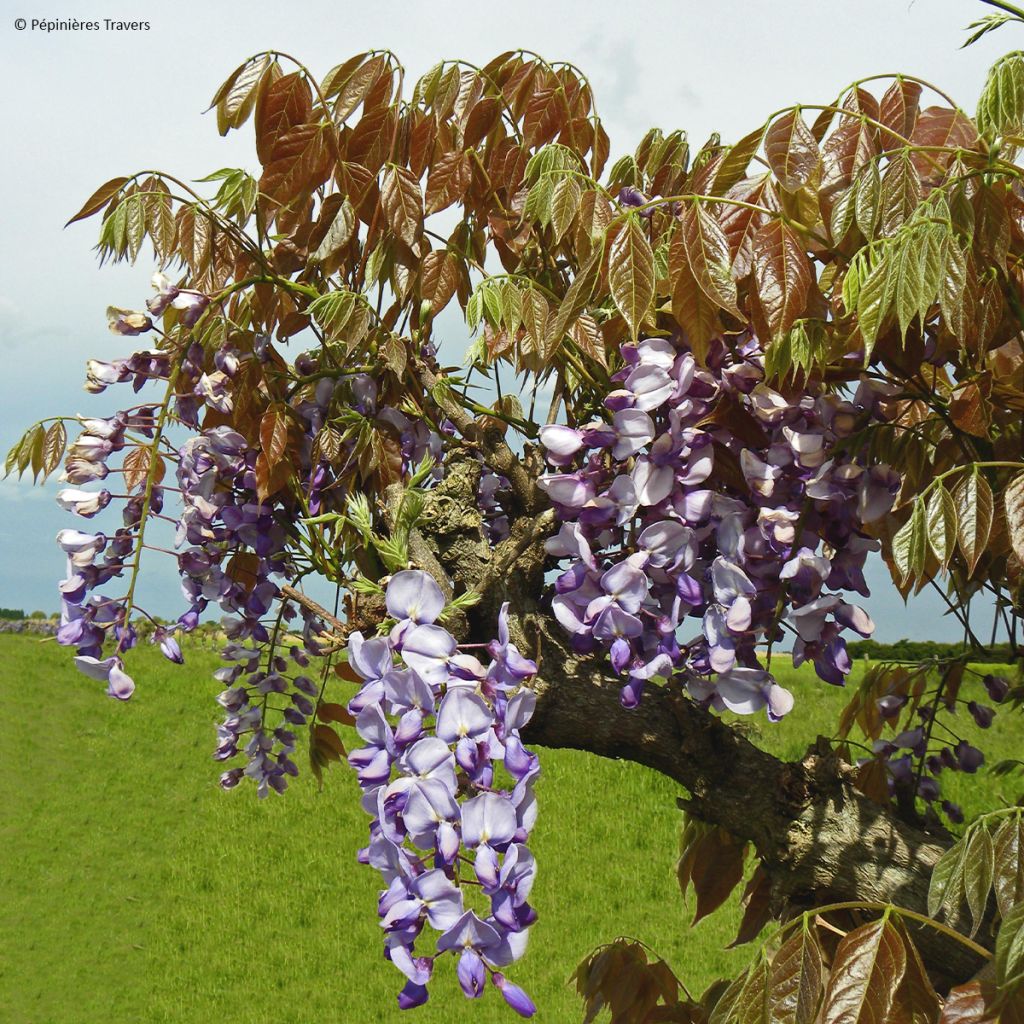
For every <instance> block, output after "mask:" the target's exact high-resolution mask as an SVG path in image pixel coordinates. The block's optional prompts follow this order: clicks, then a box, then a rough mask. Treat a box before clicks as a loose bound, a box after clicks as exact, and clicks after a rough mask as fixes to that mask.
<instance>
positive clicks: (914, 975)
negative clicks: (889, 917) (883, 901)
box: [890, 918, 940, 1024]
mask: <svg viewBox="0 0 1024 1024" xmlns="http://www.w3.org/2000/svg"><path fill="white" fill-rule="evenodd" d="M894 924H895V926H896V931H897V932H898V933H899V936H900V939H901V941H902V942H903V948H904V950H906V954H907V969H906V971H905V972H904V975H903V981H902V982H900V987H899V988H898V989H897V990H896V997H895V999H894V1000H893V1006H892V1011H891V1017H890V1019H891V1020H892V1021H894V1022H895V1021H898V1022H900V1024H935V1021H936V1020H937V1019H938V1016H939V1011H940V1002H939V997H938V994H937V993H936V991H935V989H934V988H933V987H932V983H931V979H930V978H929V977H928V972H927V971H926V970H925V966H924V963H923V962H922V960H921V954H920V953H918V951H917V946H915V945H914V940H913V938H912V937H911V935H910V932H909V930H908V929H907V926H906V925H905V924H904V923H903V921H902V920H900V919H899V918H896V920H895V921H894Z"/></svg>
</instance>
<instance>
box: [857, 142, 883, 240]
mask: <svg viewBox="0 0 1024 1024" xmlns="http://www.w3.org/2000/svg"><path fill="white" fill-rule="evenodd" d="M853 188H854V191H855V192H856V198H855V200H854V207H855V210H856V217H857V227H858V229H859V230H860V233H861V234H862V235H863V236H864V237H865V238H866V239H867V240H868V241H869V242H870V241H871V239H873V238H874V237H875V229H876V228H877V227H878V223H879V221H880V220H881V212H882V211H881V205H882V180H881V178H880V177H879V173H878V161H877V160H872V161H870V162H869V163H867V164H865V165H864V167H863V168H862V170H861V172H860V174H859V175H858V176H857V180H856V181H855V182H854V184H853Z"/></svg>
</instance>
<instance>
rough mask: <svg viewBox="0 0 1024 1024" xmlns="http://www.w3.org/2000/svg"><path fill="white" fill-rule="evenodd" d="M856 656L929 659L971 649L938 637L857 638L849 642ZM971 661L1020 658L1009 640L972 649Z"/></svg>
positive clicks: (997, 662) (1008, 661)
mask: <svg viewBox="0 0 1024 1024" xmlns="http://www.w3.org/2000/svg"><path fill="white" fill-rule="evenodd" d="M847 647H848V649H849V652H850V656H851V657H852V658H869V659H870V660H871V661H888V660H893V661H927V660H930V659H933V658H935V659H947V658H955V657H957V656H958V655H961V654H964V653H966V652H967V650H968V649H967V647H965V645H964V644H962V643H958V644H950V643H939V642H938V641H935V640H907V639H906V638H904V639H902V640H897V641H896V642H895V643H892V644H883V643H879V642H878V641H877V640H857V641H856V642H854V643H851V644H848V645H847ZM970 656H971V661H972V662H975V663H979V664H983V665H1008V664H1011V663H1013V662H1014V661H1016V657H1015V655H1014V652H1013V649H1012V647H1011V646H1010V645H1009V644H989V645H987V646H985V647H983V648H976V647H972V648H971V649H970Z"/></svg>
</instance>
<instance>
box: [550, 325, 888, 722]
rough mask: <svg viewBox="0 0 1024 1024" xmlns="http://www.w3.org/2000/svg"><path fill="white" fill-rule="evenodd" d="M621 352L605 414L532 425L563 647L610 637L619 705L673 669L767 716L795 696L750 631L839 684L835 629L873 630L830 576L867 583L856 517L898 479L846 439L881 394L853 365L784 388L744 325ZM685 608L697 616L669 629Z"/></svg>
mask: <svg viewBox="0 0 1024 1024" xmlns="http://www.w3.org/2000/svg"><path fill="white" fill-rule="evenodd" d="M623 355H624V357H625V366H624V367H623V369H622V370H621V371H619V372H618V373H617V374H616V375H615V377H614V378H613V380H614V382H615V383H616V384H618V385H619V386H618V387H617V388H616V389H615V390H613V391H612V392H611V393H610V394H608V395H607V396H606V398H605V403H604V404H605V407H606V409H607V416H608V418H607V419H599V420H594V421H593V422H590V423H587V424H585V425H583V426H579V427H571V426H563V425H550V426H546V427H543V428H542V429H541V434H540V438H541V442H542V444H543V446H544V448H545V450H546V455H547V459H548V462H549V463H550V464H551V466H552V467H553V468H554V469H555V470H556V472H553V473H551V474H549V475H547V476H545V477H543V478H542V479H541V481H540V486H541V487H542V488H543V490H544V491H545V492H546V493H547V495H548V497H549V498H550V500H551V502H552V504H553V505H554V507H555V509H556V511H557V513H558V515H559V518H560V520H561V522H562V525H561V528H560V530H559V532H558V534H557V535H556V536H555V537H553V538H552V539H550V540H549V541H548V542H547V550H548V552H549V554H551V555H553V556H555V557H556V558H558V559H560V560H567V561H568V566H567V567H566V568H564V569H563V571H562V572H561V574H560V575H559V577H558V578H557V580H556V581H555V587H554V589H555V596H554V598H553V611H554V614H555V616H556V617H557V618H558V621H559V622H560V623H561V624H562V626H563V627H564V628H565V629H566V630H567V631H568V632H569V633H570V634H571V636H572V640H573V643H574V645H575V646H576V647H577V649H579V650H581V651H590V650H594V649H599V648H604V649H607V651H608V655H609V658H610V660H611V664H612V666H613V668H614V669H615V671H616V672H617V673H619V674H620V675H622V676H623V677H624V678H625V681H624V684H623V689H622V702H623V704H624V705H625V706H627V707H632V706H635V705H636V703H637V702H638V701H639V700H640V696H641V693H642V690H643V688H644V685H645V684H646V682H647V680H649V679H652V678H655V677H663V678H664V677H669V676H672V675H673V674H675V673H679V674H680V677H681V678H682V679H683V680H684V681H685V683H686V685H687V687H688V689H689V691H690V693H691V695H692V696H694V697H695V698H696V699H698V700H700V701H702V702H705V703H707V704H709V705H710V706H712V707H715V708H717V709H719V710H721V709H723V708H728V709H730V710H732V711H735V712H738V713H740V714H750V713H752V712H755V711H757V710H759V709H761V708H766V709H767V713H768V715H769V717H770V718H772V719H773V720H774V719H778V718H780V717H781V716H782V715H784V714H786V712H788V711H789V709H790V708H791V707H792V704H793V698H792V696H791V694H790V693H789V692H788V691H787V690H785V689H783V688H782V687H780V686H779V685H778V684H777V683H776V682H775V681H774V679H773V678H772V676H771V674H770V673H769V672H768V671H767V670H766V668H765V667H764V666H763V665H762V664H761V660H760V658H759V657H758V653H757V645H758V644H759V643H764V642H768V643H772V642H775V641H777V640H778V639H779V637H780V635H781V633H782V631H783V630H788V631H789V632H791V633H792V635H793V638H794V639H793V661H794V664H796V665H799V664H801V663H803V662H804V661H810V662H812V663H813V665H814V668H815V670H816V672H817V674H818V675H819V676H820V677H821V678H822V679H824V680H826V681H827V682H830V683H833V684H836V685H841V684H842V683H843V681H844V678H845V676H846V674H847V673H848V672H849V670H850V660H849V656H848V654H847V651H846V644H845V641H844V639H843V637H842V635H841V634H842V631H843V630H845V629H852V630H854V631H855V632H857V633H860V634H861V635H862V636H867V635H869V634H870V633H871V631H872V629H873V625H872V623H871V620H870V618H869V617H868V616H867V614H866V613H865V612H864V611H862V610H861V609H860V608H858V607H856V606H854V605H851V604H848V603H847V602H846V601H844V600H843V598H842V594H841V592H842V591H844V590H855V591H858V592H859V593H861V594H864V595H867V594H868V589H867V586H866V584H865V581H864V575H863V567H864V562H865V559H866V557H867V554H868V552H869V551H873V550H877V549H878V547H879V545H878V542H877V541H875V540H873V539H871V538H870V537H868V536H867V534H866V532H865V530H864V526H865V524H867V523H871V522H873V521H875V520H878V519H880V518H881V517H882V516H883V515H884V514H885V513H886V512H887V511H888V510H889V509H890V508H891V506H892V503H893V500H894V498H895V495H896V492H897V489H898V486H899V478H898V476H897V475H896V474H895V473H894V472H892V471H891V470H889V469H888V468H887V467H884V466H881V467H879V466H875V467H872V468H870V469H866V468H863V467H862V466H861V465H859V464H858V462H857V458H856V456H857V452H856V447H855V446H854V445H852V444H850V443H849V441H850V440H851V438H852V437H853V435H854V434H855V432H856V430H857V429H858V428H859V426H860V425H862V424H863V423H864V422H866V421H867V420H868V419H869V418H871V417H874V416H881V415H882V412H881V411H880V403H881V400H882V399H884V398H885V397H886V396H885V395H884V394H883V393H882V392H880V391H879V390H878V389H877V388H876V387H875V386H874V385H873V384H872V383H871V382H870V381H867V380H865V381H864V382H862V383H861V385H860V387H859V388H858V390H857V392H856V394H855V395H854V396H853V398H852V399H851V400H848V401H847V400H842V399H840V398H838V397H836V396H834V395H830V394H821V395H817V396H815V395H807V394H806V393H801V394H800V395H799V396H798V397H797V398H795V399H789V398H787V397H785V396H784V395H783V394H781V393H779V392H778V391H775V390H773V389H772V388H771V387H769V386H768V385H767V384H766V383H765V382H764V371H763V363H762V351H761V346H760V344H759V342H758V340H757V339H756V338H755V337H752V336H749V335H747V336H746V337H745V338H738V339H731V342H730V344H728V345H727V344H726V342H725V341H718V342H716V343H715V344H714V345H713V346H712V350H711V352H710V353H709V356H708V359H707V366H706V368H702V367H700V366H698V365H697V363H696V361H695V359H694V357H693V355H692V354H691V353H690V352H689V351H688V350H687V348H686V346H685V345H683V344H682V343H681V342H677V341H675V340H672V339H668V338H648V339H645V340H642V341H641V342H639V344H637V345H625V346H623ZM688 618H696V619H699V620H700V630H699V632H698V633H697V635H696V636H694V637H692V638H690V639H687V640H686V641H685V642H684V643H683V644H681V643H680V639H679V633H680V631H681V630H682V629H683V628H684V626H685V620H686V619H688Z"/></svg>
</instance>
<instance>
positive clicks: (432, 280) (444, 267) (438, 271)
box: [420, 249, 459, 317]
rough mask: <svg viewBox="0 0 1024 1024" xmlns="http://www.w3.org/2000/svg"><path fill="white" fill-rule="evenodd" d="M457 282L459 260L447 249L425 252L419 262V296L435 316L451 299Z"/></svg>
mask: <svg viewBox="0 0 1024 1024" xmlns="http://www.w3.org/2000/svg"><path fill="white" fill-rule="evenodd" d="M458 284H459V261H458V258H457V257H456V256H455V255H454V254H453V253H452V252H450V251H449V250H448V249H439V250H436V251H434V252H429V253H427V255H426V256H424V257H423V262H422V263H421V264H420V298H421V299H422V300H423V301H424V302H429V303H430V315H431V316H432V317H435V316H437V314H438V313H440V312H441V310H442V309H444V307H445V306H447V305H448V303H449V302H450V301H451V298H452V296H453V295H454V294H455V289H456V288H457V287H458Z"/></svg>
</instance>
